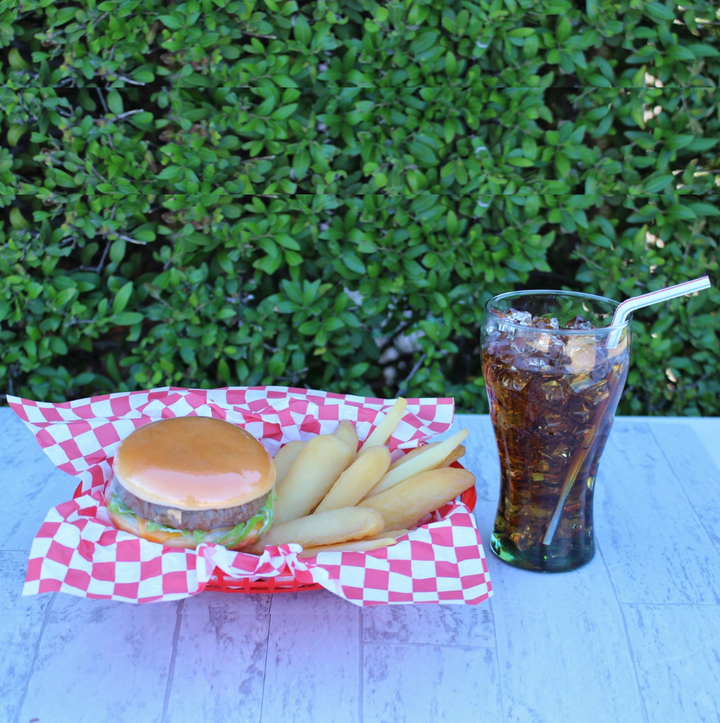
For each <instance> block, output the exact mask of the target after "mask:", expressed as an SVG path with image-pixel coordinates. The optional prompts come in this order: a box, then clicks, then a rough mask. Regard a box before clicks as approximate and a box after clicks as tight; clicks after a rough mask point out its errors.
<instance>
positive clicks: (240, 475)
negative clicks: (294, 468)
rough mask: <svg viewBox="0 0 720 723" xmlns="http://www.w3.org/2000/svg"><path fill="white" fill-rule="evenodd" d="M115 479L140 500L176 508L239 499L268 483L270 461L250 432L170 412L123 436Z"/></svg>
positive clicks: (219, 505)
mask: <svg viewBox="0 0 720 723" xmlns="http://www.w3.org/2000/svg"><path fill="white" fill-rule="evenodd" d="M114 472H115V479H116V481H117V483H118V484H120V485H121V486H122V487H124V488H125V489H126V490H127V491H128V492H129V493H131V494H132V495H135V497H137V498H139V499H140V500H144V501H146V502H148V503H152V504H156V505H165V506H167V507H171V508H175V509H178V510H221V509H226V508H229V507H238V506H240V505H245V504H246V503H249V502H251V501H252V500H255V499H257V498H258V497H260V496H262V495H266V494H267V493H268V492H270V490H271V489H272V486H273V484H274V482H275V467H274V466H273V463H272V459H271V458H270V455H269V454H268V452H267V451H266V450H265V448H264V447H263V446H262V444H260V442H258V441H257V439H255V437H253V436H252V435H251V434H249V433H248V432H246V431H245V430H243V429H241V428H240V427H236V426H235V425H234V424H230V423H229V422H225V421H223V420H221V419H212V418H210V417H174V418H171V419H163V420H160V421H158V422H151V423H150V424H146V425H144V426H142V427H139V428H138V429H136V430H135V431H134V432H133V433H132V434H130V436H129V437H127V438H126V439H124V440H123V442H122V443H121V444H120V446H119V447H118V450H117V454H116V456H115V462H114Z"/></svg>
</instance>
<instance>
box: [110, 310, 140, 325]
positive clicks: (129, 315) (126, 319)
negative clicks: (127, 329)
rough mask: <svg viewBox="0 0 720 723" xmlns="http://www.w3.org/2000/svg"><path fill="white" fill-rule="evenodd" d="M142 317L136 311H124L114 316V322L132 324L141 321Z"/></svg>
mask: <svg viewBox="0 0 720 723" xmlns="http://www.w3.org/2000/svg"><path fill="white" fill-rule="evenodd" d="M144 318H145V317H144V316H143V315H142V314H140V313H138V312H137V311H124V312H123V313H122V314H118V316H116V317H115V323H116V324H117V325H118V326H133V324H139V323H141V322H142V320H143V319H144Z"/></svg>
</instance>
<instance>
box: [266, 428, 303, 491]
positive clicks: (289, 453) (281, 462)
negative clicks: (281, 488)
mask: <svg viewBox="0 0 720 723" xmlns="http://www.w3.org/2000/svg"><path fill="white" fill-rule="evenodd" d="M304 446H305V442H301V441H300V440H299V439H294V440H292V442H288V443H287V444H286V445H285V446H284V447H280V449H279V450H278V453H277V454H276V455H275V457H274V458H273V464H274V465H275V472H276V476H275V486H276V487H277V486H278V485H279V484H280V483H281V482H282V481H283V479H285V475H286V474H287V473H288V470H289V469H290V467H292V465H293V462H295V460H296V459H297V456H298V454H300V450H301V449H302V448H303V447H304Z"/></svg>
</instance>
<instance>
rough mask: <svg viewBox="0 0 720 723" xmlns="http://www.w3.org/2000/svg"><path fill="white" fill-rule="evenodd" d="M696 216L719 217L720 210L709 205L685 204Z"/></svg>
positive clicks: (700, 203)
mask: <svg viewBox="0 0 720 723" xmlns="http://www.w3.org/2000/svg"><path fill="white" fill-rule="evenodd" d="M685 205H686V206H687V207H688V208H689V209H690V210H691V211H693V212H694V213H695V214H696V215H697V216H720V208H718V207H717V206H713V205H711V204H709V203H702V202H699V203H687V204H685Z"/></svg>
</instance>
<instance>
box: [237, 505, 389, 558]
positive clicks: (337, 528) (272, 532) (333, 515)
mask: <svg viewBox="0 0 720 723" xmlns="http://www.w3.org/2000/svg"><path fill="white" fill-rule="evenodd" d="M384 526H385V521H384V520H383V518H382V515H381V514H380V513H379V512H378V511H377V510H375V509H373V508H372V507H340V508H339V509H337V510H328V511H327V512H321V513H319V514H317V515H307V516H305V517H299V518H297V519H295V520H290V521H289V522H283V523H280V524H274V525H273V526H272V527H271V528H270V529H269V530H268V531H267V533H266V534H265V536H264V537H262V538H261V539H260V540H259V541H258V542H256V543H255V544H254V545H252V547H251V549H250V552H252V553H254V554H260V553H262V551H263V550H264V549H265V548H266V547H267V546H268V545H285V544H287V543H289V542H297V543H298V544H299V545H302V546H303V547H304V548H311V547H319V546H320V545H334V544H336V543H338V542H345V541H346V540H358V539H360V538H362V537H367V536H368V535H375V534H377V533H378V532H380V530H382V528H383V527H384ZM246 549H247V548H246Z"/></svg>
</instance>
